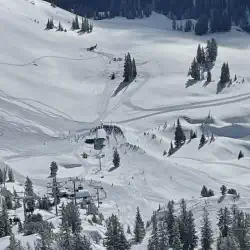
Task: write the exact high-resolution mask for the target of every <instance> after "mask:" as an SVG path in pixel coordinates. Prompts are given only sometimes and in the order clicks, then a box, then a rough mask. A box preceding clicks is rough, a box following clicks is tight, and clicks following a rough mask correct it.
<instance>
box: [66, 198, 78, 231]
mask: <svg viewBox="0 0 250 250" xmlns="http://www.w3.org/2000/svg"><path fill="white" fill-rule="evenodd" d="M64 216H65V217H66V218H67V221H68V225H69V226H70V228H71V232H72V234H79V233H80V232H81V230H82V226H81V218H80V211H79V208H78V206H77V205H75V204H74V203H73V202H70V203H68V204H67V205H66V206H65V211H64Z"/></svg>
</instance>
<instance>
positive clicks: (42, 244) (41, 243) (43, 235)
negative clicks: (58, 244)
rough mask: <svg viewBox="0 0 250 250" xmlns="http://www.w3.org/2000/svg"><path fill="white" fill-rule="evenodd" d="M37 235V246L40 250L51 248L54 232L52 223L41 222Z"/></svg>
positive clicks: (49, 249) (50, 249)
mask: <svg viewBox="0 0 250 250" xmlns="http://www.w3.org/2000/svg"><path fill="white" fill-rule="evenodd" d="M38 235H39V237H40V239H38V240H37V248H38V249H41V250H53V249H52V243H53V238H54V234H53V231H52V225H51V224H50V223H43V224H42V226H41V228H39V231H38Z"/></svg>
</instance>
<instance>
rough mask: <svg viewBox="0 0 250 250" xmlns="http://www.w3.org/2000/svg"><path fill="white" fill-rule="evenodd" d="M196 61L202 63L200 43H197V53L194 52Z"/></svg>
mask: <svg viewBox="0 0 250 250" xmlns="http://www.w3.org/2000/svg"><path fill="white" fill-rule="evenodd" d="M196 61H197V62H198V63H200V64H202V63H203V55H202V48H201V45H200V44H199V46H198V49H197V54H196Z"/></svg>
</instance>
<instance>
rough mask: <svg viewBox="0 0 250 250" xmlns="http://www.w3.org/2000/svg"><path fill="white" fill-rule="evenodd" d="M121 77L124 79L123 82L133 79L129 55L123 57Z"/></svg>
mask: <svg viewBox="0 0 250 250" xmlns="http://www.w3.org/2000/svg"><path fill="white" fill-rule="evenodd" d="M123 77H124V82H129V81H131V79H132V77H133V72H132V60H131V56H130V54H129V53H128V54H127V55H125V62H124V72H123Z"/></svg>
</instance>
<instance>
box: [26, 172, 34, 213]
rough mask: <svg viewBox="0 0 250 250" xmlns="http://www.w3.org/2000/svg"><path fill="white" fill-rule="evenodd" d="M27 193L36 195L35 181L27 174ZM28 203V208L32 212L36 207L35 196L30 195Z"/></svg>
mask: <svg viewBox="0 0 250 250" xmlns="http://www.w3.org/2000/svg"><path fill="white" fill-rule="evenodd" d="M24 190H25V194H26V195H27V196H34V191H33V183H32V181H31V180H30V178H29V177H28V176H27V177H26V182H25V188H24ZM26 205H27V210H28V211H30V212H33V211H34V209H35V199H34V197H32V198H31V197H29V198H27V199H26Z"/></svg>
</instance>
